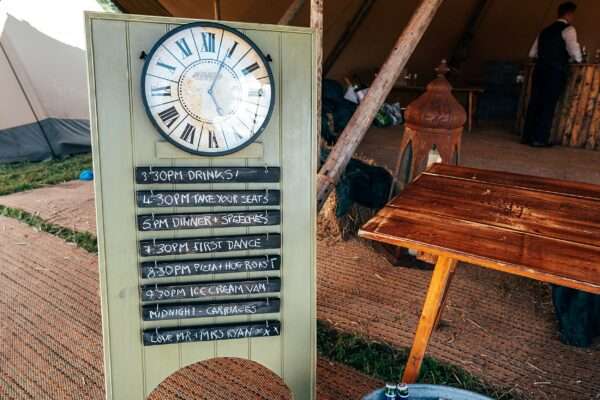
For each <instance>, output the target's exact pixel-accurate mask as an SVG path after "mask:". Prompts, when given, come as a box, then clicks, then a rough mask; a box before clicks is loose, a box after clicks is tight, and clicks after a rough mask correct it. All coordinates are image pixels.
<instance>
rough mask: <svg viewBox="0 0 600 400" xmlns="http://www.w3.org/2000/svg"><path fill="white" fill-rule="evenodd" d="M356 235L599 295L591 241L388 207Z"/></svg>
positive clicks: (598, 252)
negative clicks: (527, 232) (555, 237)
mask: <svg viewBox="0 0 600 400" xmlns="http://www.w3.org/2000/svg"><path fill="white" fill-rule="evenodd" d="M359 236H361V237H363V238H367V239H372V240H376V241H379V242H384V243H388V244H392V245H396V246H403V247H407V248H413V249H416V250H422V251H425V252H428V253H432V254H435V255H449V256H451V257H453V258H455V259H457V260H459V261H464V262H469V263H473V264H477V265H481V266H484V267H487V268H491V269H496V270H500V271H504V272H508V273H512V274H515V275H520V276H526V277H529V278H533V279H537V280H540V281H544V282H550V283H554V284H558V285H562V286H567V287H572V288H575V289H580V290H584V291H587V292H591V293H596V294H600V263H599V262H598V261H599V260H600V249H599V248H598V247H595V246H588V245H584V244H579V243H570V242H566V241H563V240H558V239H554V238H548V237H542V236H535V235H530V234H526V233H522V232H517V231H514V230H510V229H504V228H499V227H492V226H489V225H484V224H479V223H476V222H469V221H464V220H447V219H446V220H445V219H443V218H440V217H437V216H435V215H430V214H429V213H426V212H419V211H418V210H411V211H407V210H403V209H398V208H390V207H385V208H384V209H383V210H381V211H380V212H379V213H378V214H377V215H376V216H375V217H374V218H373V219H372V220H370V221H369V222H368V223H367V224H366V225H365V226H364V227H363V228H362V229H361V230H360V231H359Z"/></svg>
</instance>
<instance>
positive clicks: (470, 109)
mask: <svg viewBox="0 0 600 400" xmlns="http://www.w3.org/2000/svg"><path fill="white" fill-rule="evenodd" d="M468 113H469V115H468V121H469V122H468V123H469V125H468V127H467V131H468V132H469V133H471V130H472V129H473V92H472V91H470V90H469V110H468Z"/></svg>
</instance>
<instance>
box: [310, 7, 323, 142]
mask: <svg viewBox="0 0 600 400" xmlns="http://www.w3.org/2000/svg"><path fill="white" fill-rule="evenodd" d="M310 27H311V28H312V29H314V30H315V50H314V51H315V53H316V54H315V68H316V69H317V73H316V80H317V84H316V87H315V90H316V93H315V98H316V100H315V101H316V102H317V114H316V115H317V129H316V131H317V132H316V134H317V142H318V141H319V139H320V138H321V84H322V80H323V0H311V1H310Z"/></svg>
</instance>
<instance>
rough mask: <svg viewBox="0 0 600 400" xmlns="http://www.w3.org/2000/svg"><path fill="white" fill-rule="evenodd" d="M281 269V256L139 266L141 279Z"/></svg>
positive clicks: (164, 262) (166, 262)
mask: <svg viewBox="0 0 600 400" xmlns="http://www.w3.org/2000/svg"><path fill="white" fill-rule="evenodd" d="M280 268H281V256H279V255H276V254H273V255H265V256H259V257H238V258H220V259H206V260H170V261H147V262H143V263H141V265H140V272H141V276H142V278H143V279H160V278H173V277H178V276H191V275H208V274H229V273H236V272H266V271H277V270H279V269H280Z"/></svg>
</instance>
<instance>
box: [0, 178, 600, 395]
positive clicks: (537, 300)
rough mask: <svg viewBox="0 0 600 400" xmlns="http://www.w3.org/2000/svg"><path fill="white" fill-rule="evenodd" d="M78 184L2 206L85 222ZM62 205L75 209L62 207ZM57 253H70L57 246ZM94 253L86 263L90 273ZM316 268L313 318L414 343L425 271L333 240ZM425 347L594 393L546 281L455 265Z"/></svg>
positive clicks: (513, 381)
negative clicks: (561, 334)
mask: <svg viewBox="0 0 600 400" xmlns="http://www.w3.org/2000/svg"><path fill="white" fill-rule="evenodd" d="M76 183H77V184H76V185H73V186H69V185H68V184H65V185H66V187H65V188H62V189H61V188H60V187H56V188H53V187H48V188H43V189H37V190H33V191H30V192H24V193H19V194H14V195H10V196H4V197H0V204H7V199H9V200H10V202H11V203H10V204H12V205H11V206H13V207H17V208H22V209H25V210H26V211H29V212H32V213H37V214H39V215H40V216H42V217H44V218H46V216H50V217H52V216H58V215H60V216H61V218H62V219H55V220H54V221H55V223H60V224H62V225H64V226H67V227H72V226H77V224H78V223H81V221H93V219H94V209H93V192H92V190H91V185H90V184H89V183H82V182H76ZM65 185H60V186H61V187H62V186H65ZM49 193H52V197H51V196H50V194H49ZM60 193H63V194H62V195H61V194H60ZM17 196H18V197H17ZM43 199H46V200H43ZM59 199H61V201H64V204H63V205H60V206H59V205H58V203H56V201H58V200H59ZM13 201H14V203H13ZM51 201H52V203H49V205H48V204H46V203H48V202H51ZM45 202H46V203H45ZM63 207H64V209H67V210H76V212H75V211H73V212H72V213H69V212H61V211H60V209H61V208H63ZM27 229H29V228H27ZM91 229H95V228H91ZM29 231H30V232H32V231H31V230H29ZM56 240H58V239H56ZM58 242H59V243H63V242H62V241H60V240H58ZM63 244H64V243H63ZM23 246H24V245H15V247H13V248H12V249H10V248H6V246H3V248H2V253H5V256H4V257H6V258H7V259H11V256H10V254H11V251H14V249H15V248H16V249H21V250H23V249H25V248H26V247H23ZM67 248H69V249H70V250H71V251H79V250H78V249H73V248H72V247H70V246H68V245H67ZM61 249H63V250H64V246H63V247H61ZM61 251H62V250H61ZM81 253H83V254H86V255H87V253H85V252H81ZM33 256H34V255H32V257H33ZM56 257H57V259H58V260H62V257H72V255H69V254H65V255H62V254H61V252H60V251H57V252H56ZM87 257H91V256H90V255H87ZM12 258H14V257H12ZM38 258H39V257H38ZM92 258H93V261H89V262H90V263H91V264H89V267H88V268H89V273H90V274H91V275H90V277H91V278H93V279H94V280H95V279H96V278H97V275H96V274H97V273H96V268H97V267H96V265H95V263H96V261H95V257H92ZM13 262H15V261H13ZM27 262H28V261H25V260H22V261H20V263H27ZM38 262H39V261H38ZM16 265H20V264H19V263H17V264H16ZM2 266H3V265H2ZM44 268H46V267H44ZM318 272H319V273H318V317H319V319H322V320H329V321H330V322H332V323H333V324H334V325H336V326H338V327H339V328H341V329H344V330H349V331H354V332H358V333H360V334H365V335H367V336H368V337H370V338H372V339H375V340H383V341H386V342H389V343H391V344H392V345H394V346H402V347H408V346H410V345H411V344H412V336H413V334H414V331H415V328H416V323H417V320H418V317H419V313H420V309H421V306H422V303H423V300H424V296H425V292H426V289H427V285H428V283H429V279H430V276H431V273H430V272H427V271H419V270H413V269H407V268H394V267H392V266H390V264H389V263H388V262H387V261H386V260H385V259H384V258H383V257H381V256H380V255H379V254H377V253H375V252H374V251H373V250H371V249H370V247H369V246H366V245H365V244H363V243H362V242H358V241H351V242H338V241H335V240H331V239H325V240H321V241H319V247H318ZM23 279H24V278H23ZM3 280H4V279H3ZM94 293H96V292H94ZM3 295H4V294H3ZM0 323H6V321H5V320H4V319H0ZM98 324H99V322H98ZM97 329H99V325H98V328H97ZM428 354H430V355H432V356H434V357H436V358H438V359H440V360H443V361H447V362H450V363H453V364H455V365H458V366H461V367H463V368H465V369H466V370H468V371H470V372H472V373H473V374H475V375H477V376H478V377H481V378H483V379H485V380H486V381H487V382H489V383H492V384H495V385H498V386H502V387H508V388H516V389H518V390H521V391H523V392H525V393H527V394H529V395H530V397H531V398H533V399H546V398H549V399H553V398H557V399H558V398H567V399H570V398H584V399H593V398H595V396H600V343H597V344H596V345H595V346H593V347H592V348H590V349H577V348H574V347H569V346H565V345H563V344H561V343H560V342H559V341H558V333H557V328H556V321H555V318H554V314H553V310H552V304H551V300H550V297H549V290H548V288H547V286H546V285H543V284H539V283H536V282H534V281H531V280H527V279H523V278H518V277H513V276H509V275H506V274H503V273H498V272H494V271H490V270H485V269H481V268H477V267H473V266H467V265H464V266H463V265H461V266H460V267H459V269H458V273H457V275H456V277H455V279H454V281H453V284H452V289H451V291H450V296H449V300H448V306H447V308H446V310H445V313H444V315H443V320H442V324H441V328H440V329H439V330H438V331H436V332H435V333H434V335H433V339H432V342H431V344H430V347H429V349H428ZM561 396H562V397H561ZM0 398H1V396H0Z"/></svg>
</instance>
